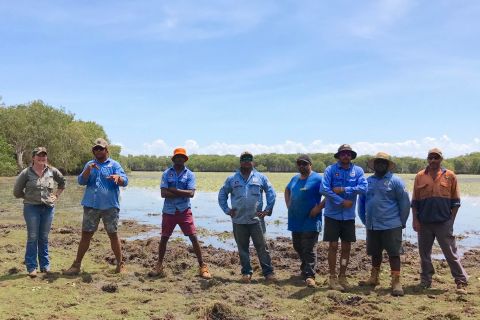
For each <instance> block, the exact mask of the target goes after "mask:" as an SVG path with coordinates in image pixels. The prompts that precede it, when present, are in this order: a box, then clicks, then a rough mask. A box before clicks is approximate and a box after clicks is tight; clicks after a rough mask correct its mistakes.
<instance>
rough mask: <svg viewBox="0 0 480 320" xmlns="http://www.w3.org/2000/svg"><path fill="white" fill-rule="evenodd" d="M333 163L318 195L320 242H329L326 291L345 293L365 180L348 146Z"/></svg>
mask: <svg viewBox="0 0 480 320" xmlns="http://www.w3.org/2000/svg"><path fill="white" fill-rule="evenodd" d="M334 157H335V159H338V161H337V163H335V164H332V165H330V166H328V167H327V169H325V172H324V174H323V181H322V185H321V188H320V190H321V193H322V194H323V195H324V196H325V198H326V202H325V212H324V214H323V215H324V216H325V227H324V231H323V241H327V242H329V246H328V268H329V272H330V277H329V281H328V286H329V287H330V289H334V290H340V291H345V290H347V289H348V288H349V284H348V281H347V276H346V272H347V266H348V261H349V259H350V250H351V244H352V242H355V241H356V237H355V204H356V201H357V195H359V194H364V193H365V192H366V191H367V179H365V174H364V172H363V169H362V168H361V167H359V166H357V165H355V164H353V163H352V162H351V161H352V160H354V159H355V158H356V157H357V153H356V152H355V151H353V150H352V147H350V145H348V144H342V145H341V146H340V147H339V148H338V152H337V153H335V155H334ZM338 239H340V240H341V241H342V242H341V253H340V273H339V276H338V278H337V271H336V264H337V251H338Z"/></svg>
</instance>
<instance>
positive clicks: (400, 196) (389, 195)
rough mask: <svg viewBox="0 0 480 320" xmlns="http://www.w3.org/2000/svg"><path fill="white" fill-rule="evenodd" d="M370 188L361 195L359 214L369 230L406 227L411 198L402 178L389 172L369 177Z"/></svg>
mask: <svg viewBox="0 0 480 320" xmlns="http://www.w3.org/2000/svg"><path fill="white" fill-rule="evenodd" d="M367 182H368V189H367V193H366V194H365V195H363V194H362V195H360V198H359V201H358V215H359V217H360V219H361V220H362V222H363V224H364V225H365V227H366V228H367V229H368V230H388V229H393V228H398V227H402V228H405V226H406V223H407V219H408V215H409V213H410V199H409V197H408V192H407V190H406V188H405V184H404V183H403V181H402V179H400V178H399V177H397V176H396V175H394V174H392V173H391V172H387V174H385V175H384V176H383V177H377V176H376V175H372V176H370V177H368V178H367Z"/></svg>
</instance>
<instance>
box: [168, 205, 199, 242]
mask: <svg viewBox="0 0 480 320" xmlns="http://www.w3.org/2000/svg"><path fill="white" fill-rule="evenodd" d="M177 224H178V225H179V226H180V229H182V232H183V234H184V235H186V236H191V235H194V234H195V224H194V223H193V215H192V210H191V209H190V208H188V209H187V210H185V211H183V212H180V211H176V212H175V214H167V213H164V214H163V215H162V237H170V236H171V235H172V233H173V230H174V229H175V227H176V226H177Z"/></svg>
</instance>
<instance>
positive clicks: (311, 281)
mask: <svg viewBox="0 0 480 320" xmlns="http://www.w3.org/2000/svg"><path fill="white" fill-rule="evenodd" d="M305 284H306V285H307V287H309V288H315V287H316V286H317V284H316V283H315V279H313V278H307V279H305Z"/></svg>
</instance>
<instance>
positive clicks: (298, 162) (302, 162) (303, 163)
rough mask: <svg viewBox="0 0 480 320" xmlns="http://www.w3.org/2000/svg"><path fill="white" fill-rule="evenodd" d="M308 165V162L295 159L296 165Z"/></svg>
mask: <svg viewBox="0 0 480 320" xmlns="http://www.w3.org/2000/svg"><path fill="white" fill-rule="evenodd" d="M308 165H310V163H308V162H305V161H297V166H299V167H306V166H308Z"/></svg>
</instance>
